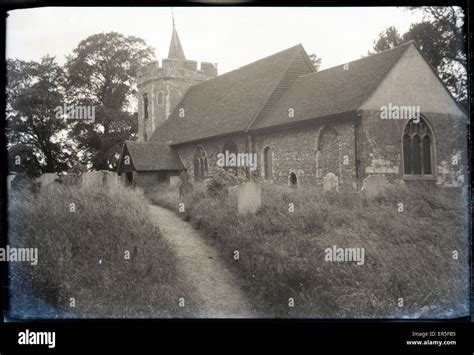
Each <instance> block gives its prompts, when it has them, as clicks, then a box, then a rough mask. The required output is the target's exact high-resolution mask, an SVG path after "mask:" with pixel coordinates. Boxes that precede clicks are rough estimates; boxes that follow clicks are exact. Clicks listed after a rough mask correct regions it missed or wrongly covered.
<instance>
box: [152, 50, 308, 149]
mask: <svg viewBox="0 0 474 355" xmlns="http://www.w3.org/2000/svg"><path fill="white" fill-rule="evenodd" d="M298 54H300V55H302V54H303V55H306V53H305V52H304V49H303V47H302V46H301V45H296V46H294V47H291V48H288V49H286V50H284V51H281V52H278V53H276V54H273V55H271V56H269V57H266V58H263V59H260V60H258V61H256V62H253V63H251V64H248V65H246V66H243V67H241V68H239V69H236V70H233V71H231V72H228V73H226V74H223V75H221V76H218V77H216V78H214V79H211V80H208V81H205V82H203V83H200V84H198V85H195V86H192V87H191V88H189V90H188V91H187V92H186V94H185V95H184V97H183V99H182V100H181V102H180V103H179V104H178V105H177V107H176V109H175V110H174V111H173V112H172V114H171V115H170V117H169V118H168V119H167V120H166V121H165V122H164V123H163V124H162V125H161V126H159V127H158V128H157V129H156V131H155V132H154V134H153V136H152V137H151V139H150V140H151V141H160V142H169V141H171V144H178V143H184V142H188V141H194V140H198V139H202V138H208V137H212V136H218V135H221V134H229V133H235V132H241V131H245V130H246V128H247V126H248V124H250V122H251V121H252V120H253V119H254V118H255V117H256V116H257V115H258V113H259V112H260V111H261V110H262V108H263V107H264V105H265V103H266V102H267V101H268V99H269V98H270V96H271V94H272V93H273V91H274V90H275V88H276V87H277V85H278V84H279V82H280V81H281V79H282V78H283V76H284V75H285V73H286V72H287V70H288V68H289V67H290V65H291V63H292V62H293V60H294V59H295V58H296V56H297V55H298ZM181 108H183V109H184V114H185V116H184V117H179V109H181Z"/></svg>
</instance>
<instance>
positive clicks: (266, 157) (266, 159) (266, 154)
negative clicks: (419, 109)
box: [263, 147, 273, 180]
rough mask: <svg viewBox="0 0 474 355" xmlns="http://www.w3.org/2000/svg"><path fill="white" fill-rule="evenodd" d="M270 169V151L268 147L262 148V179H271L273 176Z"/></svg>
mask: <svg viewBox="0 0 474 355" xmlns="http://www.w3.org/2000/svg"><path fill="white" fill-rule="evenodd" d="M272 169H273V167H272V151H271V149H270V147H265V148H263V177H264V179H265V180H268V179H271V178H272V176H273V170H272Z"/></svg>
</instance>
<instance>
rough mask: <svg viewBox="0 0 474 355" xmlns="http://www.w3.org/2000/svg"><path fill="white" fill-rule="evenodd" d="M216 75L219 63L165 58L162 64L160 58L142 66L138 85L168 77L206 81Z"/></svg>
mask: <svg viewBox="0 0 474 355" xmlns="http://www.w3.org/2000/svg"><path fill="white" fill-rule="evenodd" d="M198 64H200V66H198ZM216 76H217V65H214V64H212V63H209V62H201V63H198V62H197V61H195V60H176V59H163V60H162V61H161V65H160V62H159V61H158V60H155V61H152V62H150V63H148V64H147V65H145V66H143V67H142V68H140V70H139V72H138V85H139V86H141V85H142V84H144V83H146V82H149V81H151V80H161V79H168V78H173V79H184V80H186V79H190V80H193V81H194V80H196V81H205V80H208V79H211V78H214V77H216Z"/></svg>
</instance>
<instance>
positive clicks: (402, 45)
mask: <svg viewBox="0 0 474 355" xmlns="http://www.w3.org/2000/svg"><path fill="white" fill-rule="evenodd" d="M409 44H413V45H415V46H416V43H415V40H413V39H411V40H409V41H408V42H405V43H403V44H401V45H399V46H396V47H393V48H390V49H386V50H384V51H382V52H378V53H374V54H370V55H368V56H367V57H362V58H359V59H354V60H351V61H349V62H345V63H343V64H338V65H335V66H333V67H329V68H326V69H323V70H318V71H317V72H314V73H309V74H305V75H301V76H300V78H303V77H306V76H309V75H314V74H319V73H323V72H325V71H328V70H331V69H336V68H338V67H342V66H344V65H346V64H351V63H356V62H360V61H362V60H365V59H368V58H373V57H377V56H380V55H382V54H387V53H388V52H392V51H395V50H397V49H398V50H399V49H401V48H403V47H407V48H408V45H409ZM405 50H406V48H405Z"/></svg>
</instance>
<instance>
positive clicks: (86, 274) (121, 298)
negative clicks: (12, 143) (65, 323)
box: [8, 184, 186, 318]
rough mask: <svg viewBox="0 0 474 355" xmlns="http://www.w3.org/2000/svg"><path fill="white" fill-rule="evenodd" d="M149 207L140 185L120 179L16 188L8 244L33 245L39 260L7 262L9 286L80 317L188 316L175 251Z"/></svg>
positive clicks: (17, 295) (11, 202)
mask: <svg viewBox="0 0 474 355" xmlns="http://www.w3.org/2000/svg"><path fill="white" fill-rule="evenodd" d="M147 208H148V206H147V201H146V199H145V198H144V196H143V194H142V193H141V192H140V191H139V190H133V189H129V188H125V187H119V186H115V187H109V188H106V187H87V188H86V187H81V186H65V185H58V184H52V185H49V186H48V188H47V189H42V190H41V192H40V193H39V194H37V195H32V194H31V193H29V192H28V191H26V190H25V191H21V192H16V193H15V195H14V198H13V199H12V200H11V201H10V204H9V211H8V212H9V245H10V246H14V247H22V248H25V247H27V248H38V260H39V262H38V265H36V266H33V265H30V264H28V263H11V265H12V267H11V273H10V275H11V287H12V288H11V293H12V294H13V296H14V297H16V298H18V297H21V296H22V295H23V294H25V295H26V294H34V295H35V296H36V297H38V298H40V299H41V300H43V301H45V302H47V303H48V304H50V305H52V306H54V307H57V308H59V309H62V310H65V311H67V312H70V313H72V314H73V315H74V316H77V317H91V318H109V317H117V318H121V317H132V318H140V317H170V316H173V317H176V316H178V317H179V316H186V314H184V313H183V308H178V299H179V297H181V296H182V295H183V294H184V293H183V291H184V286H183V282H182V281H181V280H180V279H179V278H178V276H177V272H176V256H175V254H174V252H173V250H171V249H170V247H169V246H168V244H167V243H166V241H165V240H164V239H163V238H162V237H161V234H160V231H159V230H158V229H157V228H156V227H155V226H154V225H153V224H152V222H151V220H150V218H149V216H148V210H147ZM128 253H130V258H129V259H128ZM72 299H74V301H75V307H71V305H72ZM12 311H13V313H15V311H17V312H21V310H18V309H17V310H15V309H13V310H12ZM29 316H31V317H35V316H36V315H35V314H31V315H29ZM46 316H47V315H46ZM40 317H45V315H40Z"/></svg>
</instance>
